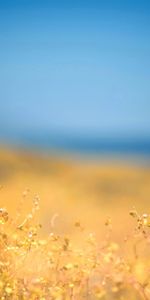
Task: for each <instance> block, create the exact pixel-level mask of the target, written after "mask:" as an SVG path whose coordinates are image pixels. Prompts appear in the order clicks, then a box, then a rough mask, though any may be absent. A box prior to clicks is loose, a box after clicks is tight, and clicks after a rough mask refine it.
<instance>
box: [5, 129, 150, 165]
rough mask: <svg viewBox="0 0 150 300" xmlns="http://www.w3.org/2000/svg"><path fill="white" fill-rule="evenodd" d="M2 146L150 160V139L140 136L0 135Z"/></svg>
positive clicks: (55, 133) (32, 133) (31, 133)
mask: <svg viewBox="0 0 150 300" xmlns="http://www.w3.org/2000/svg"><path fill="white" fill-rule="evenodd" d="M0 143H1V144H2V145H4V144H5V145H8V146H9V147H11V146H14V147H17V148H24V149H29V150H37V151H41V152H46V153H56V154H61V155H62V154H70V155H78V156H82V157H84V156H86V157H87V156H88V157H104V156H105V157H120V158H125V157H130V158H132V159H134V158H140V159H144V160H146V161H150V138H149V137H143V136H137V135H136V136H132V137H131V136H127V135H126V136H119V137H114V136H109V137H105V136H101V135H97V136H96V135H94V136H93V135H80V134H78V135H75V134H65V133H59V132H48V131H45V132H44V131H41V132H39V131H36V132H29V131H28V132H21V131H20V132H19V130H18V132H17V133H16V132H15V133H14V132H12V133H9V134H8V133H7V134H5V135H4V134H3V135H0Z"/></svg>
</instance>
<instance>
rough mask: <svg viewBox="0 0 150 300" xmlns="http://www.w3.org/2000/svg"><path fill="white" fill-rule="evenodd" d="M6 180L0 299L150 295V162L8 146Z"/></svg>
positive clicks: (136, 298)
mask: <svg viewBox="0 0 150 300" xmlns="http://www.w3.org/2000/svg"><path fill="white" fill-rule="evenodd" d="M0 182H1V191H0V197H1V198H0V206H1V210H0V299H2V300H4V299H12V300H24V299H31V300H33V299H34V300H38V299H39V300H71V299H72V300H82V299H87V300H96V299H102V300H113V299H115V300H117V299H118V300H119V299H120V300H123V299H125V300H140V299H141V300H142V299H143V300H148V299H150V280H149V279H150V263H149V261H150V252H149V247H150V227H149V226H150V215H149V214H145V213H143V212H144V211H147V212H149V209H150V204H149V197H150V169H149V168H148V167H144V166H136V165H132V166H131V164H130V165H125V164H122V163H118V164H116V162H113V163H110V162H109V163H107V164H106V163H104V162H103V163H101V162H94V161H93V162H88V163H87V162H86V161H84V162H83V161H79V160H76V161H72V160H65V159H58V158H56V157H55V158H54V157H53V158H49V157H40V156H38V155H37V156H36V155H35V154H33V155H31V154H29V153H28V154H27V153H20V152H16V151H6V150H3V151H2V150H1V152H0ZM25 187H26V189H25V190H24V188H25ZM23 190H24V192H23V193H22V191H23ZM35 192H38V193H39V194H40V197H39V196H38V195H36V194H35ZM40 198H41V200H40ZM39 205H40V208H39ZM133 206H136V209H137V211H138V212H140V213H137V211H136V210H135V209H132V207H133ZM130 208H131V211H130V214H129V210H130ZM41 224H42V225H41Z"/></svg>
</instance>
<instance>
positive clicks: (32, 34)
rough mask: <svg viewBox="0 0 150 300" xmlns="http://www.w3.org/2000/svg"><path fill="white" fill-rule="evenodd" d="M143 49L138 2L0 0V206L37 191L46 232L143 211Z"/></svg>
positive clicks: (149, 134)
mask: <svg viewBox="0 0 150 300" xmlns="http://www.w3.org/2000/svg"><path fill="white" fill-rule="evenodd" d="M149 54H150V3H149V1H147V0H143V1H138V0H137V1H134V0H130V1H129V0H126V1H119V0H105V1H104V0H100V1H96V0H92V1H91V0H86V1H84V0H80V1H78V0H76V1H74V0H73V1H69V0H63V1H60V0H55V1H53V0H52V1H51V0H50V1H48V0H43V1H41V0H30V1H29V0H21V1H20V0H14V1H10V0H5V1H2V0H1V1H0V185H1V190H0V204H1V206H4V207H8V208H9V210H10V211H11V212H15V211H16V209H17V205H19V203H20V202H19V201H20V199H22V193H23V192H24V191H25V195H26V197H23V199H24V202H25V203H24V211H28V210H29V209H30V206H31V201H32V200H31V199H33V198H34V196H35V194H39V195H40V197H41V210H40V218H41V219H42V222H44V225H45V228H47V230H49V229H48V228H49V226H50V225H49V224H50V223H49V222H50V220H51V218H53V216H57V217H58V221H56V228H55V230H56V231H68V230H70V229H69V228H70V224H71V222H73V220H75V219H80V220H81V221H82V222H83V223H84V224H85V226H89V225H90V227H91V228H94V229H96V230H97V231H98V230H99V226H100V222H101V223H103V222H104V220H105V218H106V216H107V215H111V216H112V218H114V220H115V219H116V216H118V218H120V220H122V218H124V220H126V217H125V216H126V213H127V212H128V211H129V210H130V209H131V208H132V207H133V206H136V207H137V209H139V210H142V211H143V210H148V209H150V205H149V197H150V164H149V162H150V85H149V82H150V59H149ZM62 224H63V226H62ZM122 224H123V222H122ZM116 225H117V224H116ZM122 226H123V225H122ZM98 234H99V231H98Z"/></svg>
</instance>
